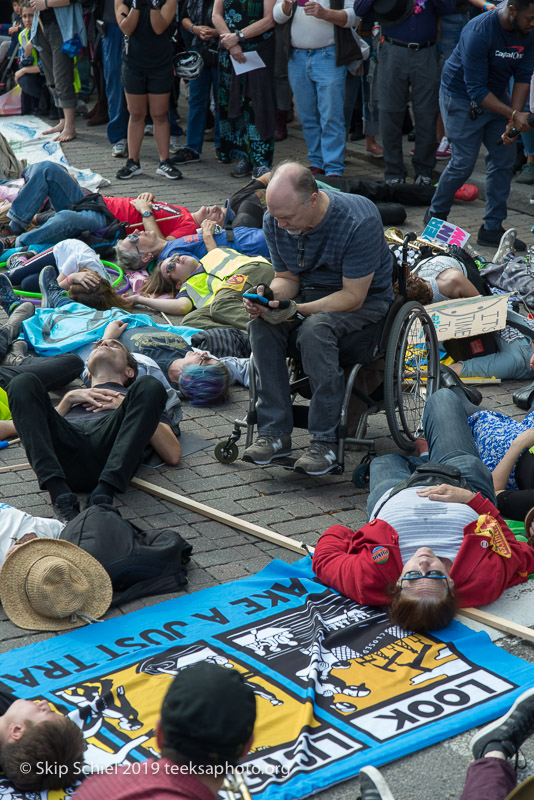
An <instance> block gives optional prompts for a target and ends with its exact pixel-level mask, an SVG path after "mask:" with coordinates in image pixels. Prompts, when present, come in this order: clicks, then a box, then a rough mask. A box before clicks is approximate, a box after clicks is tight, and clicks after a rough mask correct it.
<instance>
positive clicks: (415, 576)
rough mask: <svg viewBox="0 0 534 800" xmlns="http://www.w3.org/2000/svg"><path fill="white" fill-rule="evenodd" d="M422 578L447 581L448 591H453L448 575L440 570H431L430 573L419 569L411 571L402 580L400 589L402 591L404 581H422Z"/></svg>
mask: <svg viewBox="0 0 534 800" xmlns="http://www.w3.org/2000/svg"><path fill="white" fill-rule="evenodd" d="M421 578H430V580H434V581H440V580H445V581H447V591H448V592H450V590H451V587H450V584H449V581H448V580H447V575H445V573H444V572H442V571H441V570H440V569H429V570H428V572H421V570H419V569H410V570H408V572H406V573H405V574H404V575H403V576H402V578H401V579H400V581H399V582H400V587H401V589H402V582H403V581H420V580H421Z"/></svg>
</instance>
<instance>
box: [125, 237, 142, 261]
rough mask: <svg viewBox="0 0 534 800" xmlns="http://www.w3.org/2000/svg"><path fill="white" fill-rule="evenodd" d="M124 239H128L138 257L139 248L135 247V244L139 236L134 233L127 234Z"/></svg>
mask: <svg viewBox="0 0 534 800" xmlns="http://www.w3.org/2000/svg"><path fill="white" fill-rule="evenodd" d="M126 238H127V239H128V241H129V242H131V243H132V244H133V246H134V247H135V249H136V250H137V255H139V256H140V255H141V251H140V250H139V248H138V246H137V242H138V241H139V236H138V235H137V234H136V233H129V234H128V236H127V237H126Z"/></svg>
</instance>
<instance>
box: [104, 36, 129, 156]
mask: <svg viewBox="0 0 534 800" xmlns="http://www.w3.org/2000/svg"><path fill="white" fill-rule="evenodd" d="M122 42H123V35H122V32H121V29H120V28H119V26H118V25H116V24H115V23H114V22H108V23H107V30H106V35H105V36H103V37H102V63H103V66H104V79H105V81H106V97H107V100H108V115H109V122H108V124H107V127H106V133H107V135H108V139H109V141H110V142H111V144H115V142H118V141H119V139H126V136H127V133H128V111H127V110H126V104H125V102H124V95H123V92H122V82H121V64H122Z"/></svg>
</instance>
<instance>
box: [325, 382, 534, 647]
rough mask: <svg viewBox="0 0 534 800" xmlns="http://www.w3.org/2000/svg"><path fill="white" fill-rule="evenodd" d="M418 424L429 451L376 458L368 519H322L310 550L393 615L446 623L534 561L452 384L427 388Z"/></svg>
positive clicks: (516, 578)
mask: <svg viewBox="0 0 534 800" xmlns="http://www.w3.org/2000/svg"><path fill="white" fill-rule="evenodd" d="M477 410H478V409H477ZM423 427H424V432H425V438H426V441H427V442H428V456H425V455H422V456H420V457H409V456H401V455H386V456H381V457H379V458H376V459H374V460H373V461H372V462H371V483H370V487H371V488H370V494H369V498H368V501H367V513H368V519H369V521H368V522H367V523H366V524H365V525H363V527H362V528H360V529H359V530H357V531H352V530H350V529H349V528H346V527H344V526H341V525H334V526H333V527H331V528H329V529H328V530H327V531H326V532H325V533H324V534H323V535H322V536H321V538H320V539H319V542H318V544H317V547H316V549H315V554H314V557H313V569H314V571H315V573H316V575H317V576H318V578H319V579H320V580H321V581H322V582H323V583H325V584H326V585H327V586H332V587H333V588H334V589H336V590H337V591H340V592H342V593H343V594H345V595H346V596H347V597H350V598H352V599H354V600H356V601H357V602H358V603H363V604H368V605H379V606H383V605H387V606H389V612H390V617H391V619H392V621H393V623H394V624H396V625H399V626H401V627H402V628H404V629H406V630H415V631H419V630H436V629H439V628H444V627H446V626H447V625H448V624H449V623H450V622H451V620H452V619H453V617H454V613H455V610H456V608H463V607H467V606H481V605H486V604H488V603H491V602H493V601H494V600H496V599H497V598H498V597H499V596H500V595H501V594H502V592H503V591H504V589H506V588H507V587H509V586H514V585H516V584H518V583H523V582H524V581H526V580H527V579H528V575H529V573H531V572H533V571H534V549H532V548H531V547H530V546H529V545H528V544H525V543H521V542H518V541H517V540H516V539H515V537H514V535H513V534H512V532H511V531H510V529H509V528H508V527H507V525H506V524H505V522H504V520H503V519H502V518H501V517H500V515H499V511H498V509H497V508H496V506H495V505H494V503H495V492H494V489H493V483H492V478H491V474H490V472H489V470H488V469H487V467H486V466H484V464H483V463H482V461H481V459H480V456H479V454H478V451H477V449H476V446H475V442H474V440H473V437H472V436H471V435H470V434H471V432H470V428H469V426H468V424H467V418H466V413H465V410H464V408H463V405H462V402H461V400H460V398H459V397H457V396H456V393H455V392H453V391H450V390H449V389H440V390H439V391H438V392H436V393H435V394H433V395H432V397H430V399H429V400H428V402H427V404H426V408H425V413H424V418H423ZM451 468H452V469H451ZM455 468H456V469H455Z"/></svg>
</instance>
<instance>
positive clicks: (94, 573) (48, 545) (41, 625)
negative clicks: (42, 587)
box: [0, 539, 113, 631]
mask: <svg viewBox="0 0 534 800" xmlns="http://www.w3.org/2000/svg"><path fill="white" fill-rule="evenodd" d="M43 556H56V557H57V558H64V559H65V560H66V561H69V562H70V563H71V564H73V565H74V566H75V567H77V568H78V569H79V570H81V572H83V574H84V575H85V577H86V578H87V580H88V582H89V585H90V592H89V597H88V598H87V602H86V604H85V606H84V607H83V608H82V609H81V613H83V614H87V615H88V616H90V617H94V618H95V619H98V618H99V617H101V616H102V615H103V614H105V613H106V611H107V610H108V608H109V606H110V604H111V598H112V596H113V587H112V585H111V580H110V577H109V575H108V573H107V572H106V570H105V569H104V567H103V566H102V564H101V563H100V562H99V561H97V560H96V558H93V556H91V555H89V553H86V552H85V550H82V549H81V548H80V547H77V546H76V545H75V544H72V543H71V542H66V541H64V540H63V539H32V540H31V541H29V542H26V543H25V544H21V545H19V546H18V547H16V548H15V550H13V552H12V553H10V554H9V555H8V557H7V558H6V560H5V562H4V565H3V567H2V569H1V570H0V602H1V603H2V606H3V608H4V611H5V612H6V614H7V616H8V617H9V619H10V620H11V622H13V623H14V624H15V625H18V626H19V628H26V629H28V630H36V631H64V630H69V629H71V628H80V627H81V626H82V625H85V624H86V623H85V622H84V621H83V619H77V620H76V621H75V622H72V620H71V618H70V617H58V618H54V619H52V618H51V617H45V616H43V615H42V614H39V613H37V612H36V611H35V609H34V608H33V607H32V606H31V605H30V602H29V600H28V597H27V595H26V577H27V575H28V571H29V569H30V567H31V566H32V564H34V563H35V561H37V560H38V559H39V558H42V557H43Z"/></svg>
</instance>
